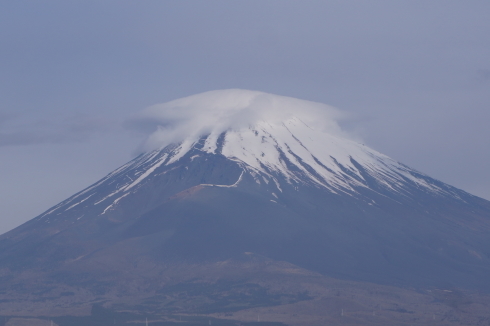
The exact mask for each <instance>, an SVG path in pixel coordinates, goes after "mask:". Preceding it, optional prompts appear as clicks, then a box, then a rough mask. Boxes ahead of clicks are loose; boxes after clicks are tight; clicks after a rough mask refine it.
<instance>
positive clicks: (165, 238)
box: [0, 90, 490, 300]
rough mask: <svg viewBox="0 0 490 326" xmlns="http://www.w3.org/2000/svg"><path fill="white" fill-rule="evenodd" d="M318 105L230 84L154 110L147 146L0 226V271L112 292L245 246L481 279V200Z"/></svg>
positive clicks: (393, 271) (400, 272)
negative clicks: (15, 223) (356, 135)
mask: <svg viewBox="0 0 490 326" xmlns="http://www.w3.org/2000/svg"><path fill="white" fill-rule="evenodd" d="M201 106H202V107H203V108H205V109H203V111H202V112H201V111H199V110H198V109H199V108H200V107H201ZM269 106H270V107H271V109H269ZM196 108H197V109H196ZM329 110H330V109H329V108H328V107H323V106H322V105H320V104H315V103H313V104H312V103H311V102H307V101H301V100H296V99H294V100H291V99H289V98H285V97H281V96H275V95H270V94H264V93H260V92H250V91H238V90H230V91H219V92H210V93H204V94H200V95H196V96H193V97H190V98H185V99H181V100H177V101H173V102H170V104H168V103H167V104H165V105H163V106H158V107H153V108H150V110H149V111H147V112H146V113H145V119H146V118H148V117H151V119H152V120H151V121H152V122H154V123H155V122H156V123H155V124H156V126H157V127H156V129H155V132H154V133H153V134H152V136H150V138H149V141H148V143H147V144H146V145H147V146H149V147H148V148H149V149H148V151H146V152H145V153H143V154H141V155H139V156H138V157H136V158H135V159H133V160H132V161H130V162H128V163H127V164H125V165H123V166H121V167H120V168H118V169H116V170H115V171H113V172H111V173H110V174H108V175H107V176H106V177H105V178H103V179H102V180H100V181H98V182H96V183H95V184H93V185H92V186H90V187H88V188H86V189H84V190H82V191H81V192H79V193H77V194H75V195H74V196H72V197H70V198H68V199H67V200H65V201H63V202H61V203H60V204H58V205H56V206H55V207H53V208H51V209H49V210H48V211H46V212H45V213H43V214H41V215H39V216H38V217H36V218H34V219H33V220H31V221H29V222H27V223H25V224H24V225H22V226H20V227H18V228H16V229H14V230H12V231H10V232H8V233H6V234H4V235H2V236H1V237H0V267H1V268H2V269H1V270H2V271H4V273H5V275H11V274H9V273H14V274H15V275H31V274H33V273H34V272H35V273H38V274H40V275H43V277H44V278H47V279H48V280H50V281H49V282H54V281H53V279H55V278H57V277H58V276H56V275H63V278H62V281H58V280H57V281H56V282H57V283H56V282H55V283H56V284H58V285H57V286H70V287H77V289H79V288H85V287H87V289H88V290H87V291H89V292H90V291H92V292H91V293H99V292H100V291H102V292H101V293H105V294H104V295H107V296H109V297H111V298H112V296H116V297H121V296H124V295H125V294H124V293H126V292H125V291H127V289H126V288H125V285H126V284H128V283H129V284H133V283H134V282H136V283H137V284H138V286H136V285H135V286H134V289H133V290H134V291H135V292H134V293H133V292H131V293H132V294H131V295H136V294H135V293H139V294H138V295H140V294H141V293H140V292H141V291H147V290H148V291H150V290H149V287H151V288H152V291H153V290H155V289H160V288H161V287H162V286H163V287H164V286H165V284H167V283H168V282H170V280H173V281H172V282H177V281H175V279H176V278H177V279H179V277H181V276H182V271H180V270H179V271H178V272H176V270H174V269H172V268H174V266H182V264H184V263H185V264H193V265H192V266H193V267H192V272H191V271H186V272H185V273H184V274H185V275H188V276H187V277H188V278H193V277H194V278H199V277H202V276H203V275H204V274H206V273H208V272H209V270H208V269H206V268H207V267H206V268H204V267H200V266H204V265H205V264H208V263H210V262H211V263H217V262H224V261H230V260H232V261H242V260H243V259H244V258H243V257H244V256H243V255H244V253H247V255H249V254H251V253H253V254H254V255H259V256H260V257H266V258H267V259H270V260H272V261H276V262H277V261H280V262H287V263H288V264H294V265H295V266H299V267H300V268H303V269H305V270H309V271H312V272H314V273H320V274H322V275H328V276H331V277H337V278H343V279H348V280H355V281H369V282H374V283H383V284H391V285H402V286H412V287H413V286H415V287H429V286H435V285H437V284H439V283H440V282H443V283H444V282H445V284H452V285H453V286H460V287H467V288H480V289H488V290H490V281H489V279H488V275H489V273H490V236H489V234H490V203H489V202H488V201H486V200H484V199H481V198H478V197H476V196H473V195H471V194H468V193H466V192H464V191H462V190H459V189H457V188H454V187H452V186H450V185H447V184H445V183H443V182H441V181H438V180H435V179H432V178H430V177H429V176H427V175H424V174H423V173H420V172H418V171H416V170H413V169H411V168H409V167H407V166H405V165H403V164H401V163H399V162H397V161H395V160H393V159H391V158H389V157H388V156H386V155H383V154H381V153H379V152H377V151H375V150H373V149H371V148H369V147H367V146H365V145H363V144H360V143H358V142H356V141H354V140H351V139H348V138H346V137H344V135H343V133H342V132H341V131H339V129H338V126H337V125H336V123H335V121H334V120H332V112H331V111H329ZM180 111H183V113H182V112H180ZM169 112H170V113H169ZM189 112H190V113H189ZM318 112H320V113H318ZM325 112H330V113H328V114H327V115H324V113H325ZM245 113H246V114H245ZM209 116H212V117H213V118H212V119H211V118H209ZM322 119H323V120H322ZM201 120H202V121H203V122H202V124H199V123H197V122H199V121H201ZM317 120H318V121H317ZM320 120H322V121H320ZM196 121H197V122H196ZM209 121H214V122H215V123H214V124H213V123H210V122H209ZM179 126H180V127H182V126H183V127H182V128H180V127H179ZM179 128H180V129H179ZM182 131H185V132H186V133H184V134H182ZM162 137H163V138H162ZM168 139H172V142H170V143H169V141H168ZM247 257H248V256H247ZM261 259H262V258H261ZM264 259H265V258H264ZM220 264H221V263H220ZM142 266H143V267H142ZM206 266H207V265H206ZM219 266H221V265H219ZM169 270H171V271H169ZM149 271H151V272H149ZM207 271H208V272H207ZM235 272H236V271H235ZM235 272H234V273H235ZM186 273H187V274H186ZM14 274H12V275H14ZM197 275H199V276H197ZM206 275H207V274H206ZM213 275H214V274H213ZM234 275H235V274H234ZM237 275H238V274H237ZM225 276H226V275H225ZM225 276H223V277H225ZM9 277H10V278H9V280H10V281H9V282H10V283H9V284H24V283H22V282H25V277H24V276H23V277H24V278H22V277H21V278H18V279H17V278H15V277H14V276H9ZM182 277H183V276H182ZM41 279H42V278H41ZM101 280H102V281H101ZM162 280H167V281H162ZM49 282H48V283H49ZM101 282H102V283H101ZM132 282H133V283H132ZM138 282H140V283H138ZM165 282H167V283H165ZM136 283H134V284H136ZM43 284H44V283H43ZM60 284H61V285H60ZM87 284H88V285H87ZM100 284H110V286H109V285H100ZM162 284H163V285H162ZM3 286H4V287H8V286H7V285H5V284H4V285H3ZM38 286H41V285H38ZM43 286H44V285H43ZM99 286H100V287H102V288H103V290H100V287H99ZM93 287H96V289H95V288H93ZM142 289H146V290H142ZM133 290H132V291H133ZM98 291H99V292H98ZM138 291H140V292H138ZM155 291H156V290H155ZM162 291H163V290H162ZM84 293H85V292H84ZM80 300H82V299H80ZM110 300H112V299H110Z"/></svg>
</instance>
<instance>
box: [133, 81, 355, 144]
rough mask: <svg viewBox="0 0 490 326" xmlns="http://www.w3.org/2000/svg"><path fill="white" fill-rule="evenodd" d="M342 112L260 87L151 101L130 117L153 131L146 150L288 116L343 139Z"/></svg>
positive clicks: (274, 121) (146, 129)
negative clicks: (147, 105) (263, 89)
mask: <svg viewBox="0 0 490 326" xmlns="http://www.w3.org/2000/svg"><path fill="white" fill-rule="evenodd" d="M345 116H346V115H345V114H344V113H343V112H341V111H339V110H338V109H336V108H333V107H331V106H328V105H326V104H322V103H316V102H311V101H306V100H300V99H296V98H292V97H287V96H280V95H274V94H268V93H263V92H258V91H250V90H241V89H227V90H216V91H210V92H205V93H200V94H196V95H192V96H189V97H184V98H180V99H177V100H173V101H170V102H167V103H163V104H156V105H153V106H151V107H149V108H147V109H145V110H143V111H142V112H141V113H139V114H138V115H137V116H136V117H135V118H133V119H132V120H131V121H130V125H131V126H133V127H137V128H139V129H143V130H144V131H146V132H148V131H149V132H151V134H150V136H149V137H148V139H147V140H146V143H145V145H144V149H145V150H151V149H156V148H160V147H163V146H166V145H168V144H170V143H176V142H180V141H182V140H184V139H186V138H189V137H195V138H197V137H199V136H201V135H205V134H209V133H213V134H215V133H221V132H223V131H226V130H228V129H240V128H248V127H249V126H253V125H255V124H256V123H257V122H259V121H265V122H270V123H280V122H282V121H285V120H287V119H290V118H292V117H296V118H298V119H301V121H303V122H304V123H305V124H307V125H308V126H310V127H312V128H315V129H317V130H319V131H323V132H326V133H329V134H333V135H338V136H342V137H345V136H346V135H345V133H344V132H343V131H342V130H341V128H340V127H339V125H338V121H339V120H340V119H342V118H344V117H345Z"/></svg>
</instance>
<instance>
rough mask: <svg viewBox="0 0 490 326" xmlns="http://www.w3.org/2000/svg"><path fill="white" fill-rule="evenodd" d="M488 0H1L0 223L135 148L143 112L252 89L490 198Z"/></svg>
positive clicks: (24, 215)
mask: <svg viewBox="0 0 490 326" xmlns="http://www.w3.org/2000/svg"><path fill="white" fill-rule="evenodd" d="M489 11H490V4H489V3H483V2H477V1H470V2H465V3H461V2H448V1H444V2H442V1H432V2H424V1H411V2H405V3H393V2H389V1H372V2H369V3H347V2H336V1H332V2H315V1H312V2H307V3H304V2H303V3H300V2H294V1H249V2H246V3H235V2H225V1H210V2H206V3H203V2H198V1H188V2H177V1H165V2H160V1H147V2H145V3H144V4H141V3H135V2H129V1H117V2H116V1H106V2H104V3H100V2H96V1H84V2H71V3H66V2H63V1H53V2H50V3H49V4H46V3H44V4H42V3H38V2H29V1H18V2H10V3H7V2H4V3H2V4H0V31H1V33H0V40H1V41H2V44H3V46H2V48H1V50H0V56H1V58H2V60H0V67H1V70H2V74H1V75H0V84H1V85H2V87H1V88H0V89H1V90H2V93H1V97H0V169H1V173H0V184H1V187H0V195H1V197H0V198H1V204H0V213H1V218H0V233H3V232H6V231H8V230H9V229H11V228H13V227H15V226H17V225H19V224H21V223H23V222H25V221H27V220H29V219H31V218H33V217H35V216H37V215H39V214H41V213H42V212H43V211H45V210H46V209H48V208H49V207H50V206H53V205H55V204H57V203H58V202H60V201H61V200H63V199H65V198H67V197H69V196H70V195H72V194H73V193H75V192H77V191H79V190H81V189H83V188H85V187H87V186H89V185H90V184H92V183H93V182H95V181H97V180H98V179H100V178H101V177H103V176H104V175H106V174H107V173H109V172H110V171H112V170H114V169H115V168H117V167H118V166H120V165H122V164H124V163H126V161H128V160H130V159H131V158H132V156H133V154H134V151H135V150H136V149H137V148H138V147H139V146H140V145H141V143H142V142H143V141H144V139H145V138H146V137H147V136H148V134H149V133H146V134H145V133H144V132H143V133H141V132H135V131H134V128H130V127H128V123H127V122H128V121H130V120H131V117H133V116H134V115H135V114H136V113H137V112H139V111H141V110H143V109H145V108H147V107H149V106H151V105H155V104H157V103H164V102H168V101H171V100H175V99H178V98H181V97H185V96H190V95H192V94H196V93H201V92H206V91H211V90H216V89H231V88H241V89H251V90H258V91H263V92H267V93H274V94H279V95H283V96H290V97H294V98H299V99H304V100H309V101H313V102H320V103H325V104H327V105H332V106H333V107H336V108H338V109H339V110H341V111H342V112H347V113H349V114H350V118H349V119H345V120H342V121H340V122H339V124H340V126H341V127H342V129H343V130H345V131H346V132H349V133H351V134H354V135H357V136H358V137H360V138H362V139H363V141H365V142H366V145H369V146H370V147H372V148H374V149H375V150H377V151H380V152H381V153H383V154H386V155H389V156H390V157H392V158H394V159H396V160H398V161H400V162H402V163H404V164H407V165H409V166H410V167H413V168H415V169H417V170H420V171H422V172H423V173H426V174H428V175H430V176H431V177H434V178H437V179H439V180H441V181H443V182H446V183H448V184H451V185H453V186H456V187H458V188H461V189H463V190H465V191H468V192H470V193H472V194H475V195H478V196H480V197H482V198H486V199H490V174H489V173H488V169H487V166H488V162H489V159H490V151H489V150H488V139H490V130H489V129H488V127H487V124H488V121H490V120H489V119H490V111H489V110H488V103H489V100H490V91H489V87H490V63H489V61H488V58H490V41H489V39H488V33H489V32H490V22H489V21H488V14H489Z"/></svg>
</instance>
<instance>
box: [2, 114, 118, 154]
mask: <svg viewBox="0 0 490 326" xmlns="http://www.w3.org/2000/svg"><path fill="white" fill-rule="evenodd" d="M109 129H110V123H109V122H108V121H106V120H103V119H100V118H94V117H90V116H88V115H77V116H72V117H69V118H58V117H55V118H35V119H32V118H29V117H26V116H23V115H20V114H12V113H9V112H0V147H1V146H23V145H35V144H45V143H70V142H81V141H85V140H87V139H89V138H90V135H91V134H93V133H97V132H104V131H107V130H109Z"/></svg>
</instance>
